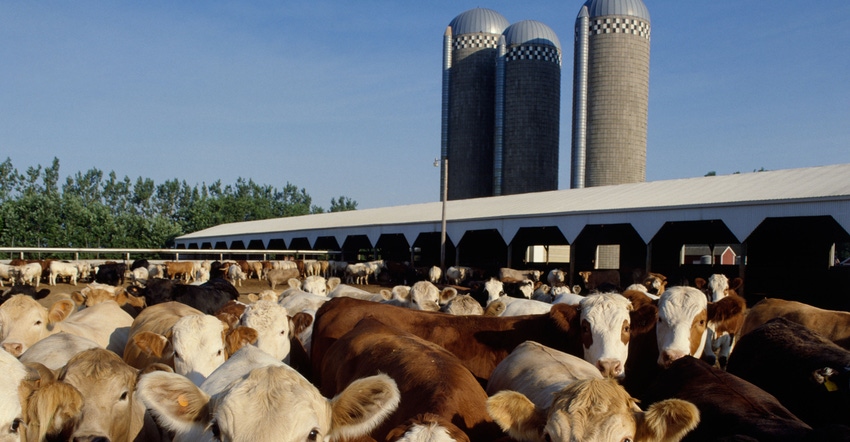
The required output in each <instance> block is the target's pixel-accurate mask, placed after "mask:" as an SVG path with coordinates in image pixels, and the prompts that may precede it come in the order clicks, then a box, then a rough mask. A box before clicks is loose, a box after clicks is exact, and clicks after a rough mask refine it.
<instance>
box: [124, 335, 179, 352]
mask: <svg viewBox="0 0 850 442" xmlns="http://www.w3.org/2000/svg"><path fill="white" fill-rule="evenodd" d="M133 343H134V344H136V347H139V349H140V350H142V352H144V353H145V354H146V355H148V356H155V357H157V358H161V357H163V355H164V354H166V348H168V347H170V342H168V338H166V337H165V336H163V335H160V334H158V333H154V332H149V331H143V332H139V333H136V334H135V335H133ZM171 352H172V351H169V352H168V353H169V356H170V353H171Z"/></svg>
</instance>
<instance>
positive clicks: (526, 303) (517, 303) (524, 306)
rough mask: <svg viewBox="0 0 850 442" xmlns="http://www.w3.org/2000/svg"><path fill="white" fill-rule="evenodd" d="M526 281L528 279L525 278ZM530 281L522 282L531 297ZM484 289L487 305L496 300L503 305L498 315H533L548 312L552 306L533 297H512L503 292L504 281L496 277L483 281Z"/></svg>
mask: <svg viewBox="0 0 850 442" xmlns="http://www.w3.org/2000/svg"><path fill="white" fill-rule="evenodd" d="M527 281H528V280H527ZM532 284H533V283H532V282H531V281H528V284H523V287H525V290H526V291H528V292H529V297H531V291H530V289H531V286H532ZM484 290H485V291H486V292H487V306H488V307H489V306H490V305H492V304H493V303H495V302H496V301H499V302H500V303H501V304H503V305H504V306H505V308H504V309H503V310H501V309H500V310H499V314H498V316H521V315H535V314H541V313H548V312H549V310H550V309H551V308H552V304H550V303H548V302H542V301H536V300H534V299H526V298H514V297H512V296H508V295H506V294H505V290H504V283H503V282H502V281H499V280H498V279H496V278H490V280H489V281H487V282H485V283H484Z"/></svg>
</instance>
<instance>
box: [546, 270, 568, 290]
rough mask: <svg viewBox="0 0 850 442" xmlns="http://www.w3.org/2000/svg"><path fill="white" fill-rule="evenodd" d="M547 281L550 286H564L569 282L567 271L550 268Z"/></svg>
mask: <svg viewBox="0 0 850 442" xmlns="http://www.w3.org/2000/svg"><path fill="white" fill-rule="evenodd" d="M546 282H548V283H549V286H550V287H560V286H563V285H564V284H566V283H567V272H565V271H563V270H561V269H552V270H549V273H548V274H547V275H546Z"/></svg>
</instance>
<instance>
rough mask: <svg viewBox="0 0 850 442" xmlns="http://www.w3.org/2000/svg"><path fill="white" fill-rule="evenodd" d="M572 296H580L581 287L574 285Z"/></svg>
mask: <svg viewBox="0 0 850 442" xmlns="http://www.w3.org/2000/svg"><path fill="white" fill-rule="evenodd" d="M573 294H576V295H579V294H581V286H580V285H578V284H576V285H574V286H573Z"/></svg>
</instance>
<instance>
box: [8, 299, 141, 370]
mask: <svg viewBox="0 0 850 442" xmlns="http://www.w3.org/2000/svg"><path fill="white" fill-rule="evenodd" d="M132 324H133V317H132V316H130V315H129V314H128V313H127V312H125V311H124V310H122V309H121V307H119V306H118V304H117V303H116V302H115V301H106V302H102V303H100V304H97V305H93V306H91V307H87V308H84V309H82V310H80V311H76V305H75V304H74V302H73V301H71V300H70V299H64V300H60V301H57V302H56V303H54V304H53V305H52V306H51V307H50V309H49V310H48V309H47V308H46V307H44V306H42V305H41V304H39V303H38V301H36V300H34V299H33V298H31V297H29V296H26V295H14V296H12V297H11V298H10V299H9V300H8V301H6V302H4V303H3V304H2V305H0V345H2V346H3V348H4V349H5V350H6V351H8V352H9V353H12V354H13V355H15V356H20V355H21V354H23V353H24V352H25V351H26V350H27V349H28V348H29V347H30V346H31V345H33V344H35V343H36V342H38V341H39V340H41V339H43V338H46V337H47V336H50V335H52V334H56V333H60V332H65V333H71V334H75V335H77V336H82V337H84V338H88V339H91V340H92V341H94V342H97V344H98V345H100V346H101V347H104V348H106V349H109V350H112V351H113V352H115V353H116V354H120V353H122V352H123V351H124V346H125V345H126V343H127V338H128V334H129V331H130V326H131V325H132Z"/></svg>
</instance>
